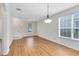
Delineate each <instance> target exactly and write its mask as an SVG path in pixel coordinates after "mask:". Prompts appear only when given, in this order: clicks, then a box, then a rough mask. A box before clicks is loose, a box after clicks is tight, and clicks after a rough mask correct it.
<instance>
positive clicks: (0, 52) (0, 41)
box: [0, 39, 2, 56]
mask: <svg viewBox="0 0 79 59" xmlns="http://www.w3.org/2000/svg"><path fill="white" fill-rule="evenodd" d="M1 49H2V39H0V56H1V55H2V51H1Z"/></svg>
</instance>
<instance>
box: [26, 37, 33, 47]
mask: <svg viewBox="0 0 79 59" xmlns="http://www.w3.org/2000/svg"><path fill="white" fill-rule="evenodd" d="M27 46H28V47H29V48H31V47H33V46H34V39H33V37H29V38H28V39H27Z"/></svg>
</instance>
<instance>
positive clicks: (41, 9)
mask: <svg viewBox="0 0 79 59" xmlns="http://www.w3.org/2000/svg"><path fill="white" fill-rule="evenodd" d="M75 5H78V4H77V3H50V4H49V14H50V15H53V14H56V13H59V12H62V11H63V10H66V9H69V8H71V7H73V6H75ZM16 8H20V9H22V10H21V11H17V10H16ZM46 8H47V4H46V3H11V4H10V9H11V12H12V14H13V16H14V17H17V18H20V19H22V20H26V21H38V20H40V19H44V18H46V13H47V12H46V11H47V10H46Z"/></svg>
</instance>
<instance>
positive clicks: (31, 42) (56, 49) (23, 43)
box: [8, 37, 79, 56]
mask: <svg viewBox="0 0 79 59" xmlns="http://www.w3.org/2000/svg"><path fill="white" fill-rule="evenodd" d="M8 55H9V56H79V51H76V50H73V49H71V48H68V47H65V46H63V45H60V44H57V43H54V42H51V41H48V40H45V39H43V38H40V37H24V38H22V39H19V40H14V41H13V43H12V45H11V47H10V52H9V54H8Z"/></svg>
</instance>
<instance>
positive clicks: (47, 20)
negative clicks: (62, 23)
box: [44, 3, 52, 23]
mask: <svg viewBox="0 0 79 59" xmlns="http://www.w3.org/2000/svg"><path fill="white" fill-rule="evenodd" d="M44 22H45V23H51V22H52V20H51V19H50V17H49V4H48V3H47V18H46V19H45V20H44Z"/></svg>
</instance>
